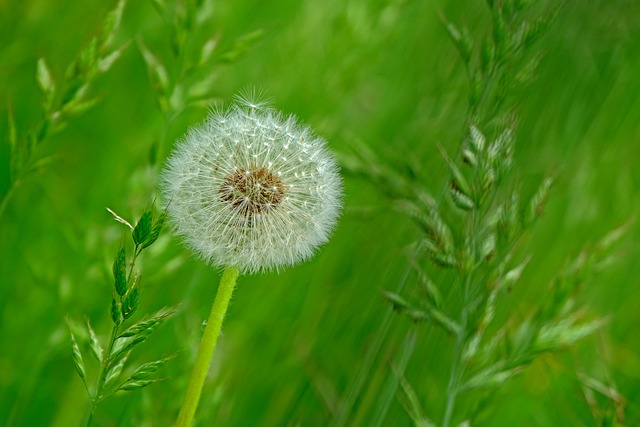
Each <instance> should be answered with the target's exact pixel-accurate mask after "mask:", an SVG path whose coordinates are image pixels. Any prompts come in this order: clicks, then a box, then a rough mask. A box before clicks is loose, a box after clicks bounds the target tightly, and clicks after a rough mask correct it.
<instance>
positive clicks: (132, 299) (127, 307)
mask: <svg viewBox="0 0 640 427" xmlns="http://www.w3.org/2000/svg"><path fill="white" fill-rule="evenodd" d="M134 286H135V283H134ZM139 302H140V291H139V290H138V288H137V287H133V288H131V290H130V291H129V292H128V293H127V294H126V296H125V297H124V299H123V301H122V317H123V318H124V319H125V320H127V319H128V318H130V317H131V316H133V313H135V312H136V310H137V309H138V304H139Z"/></svg>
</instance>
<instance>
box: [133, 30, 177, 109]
mask: <svg viewBox="0 0 640 427" xmlns="http://www.w3.org/2000/svg"><path fill="white" fill-rule="evenodd" d="M138 49H139V50H140V52H141V53H142V57H143V58H144V61H145V62H146V63H147V70H148V72H149V79H150V80H151V84H152V85H153V87H154V88H155V89H156V91H157V92H158V94H159V96H160V98H161V99H162V101H163V102H164V103H165V104H166V102H167V100H166V95H167V94H168V93H169V87H170V83H169V74H168V73H167V70H166V68H165V67H164V65H162V64H161V63H160V61H158V59H157V58H156V57H155V55H154V54H153V53H151V51H150V50H149V49H147V47H146V46H145V45H144V44H143V43H142V42H139V43H138ZM165 104H162V105H164V108H166V107H167V105H165Z"/></svg>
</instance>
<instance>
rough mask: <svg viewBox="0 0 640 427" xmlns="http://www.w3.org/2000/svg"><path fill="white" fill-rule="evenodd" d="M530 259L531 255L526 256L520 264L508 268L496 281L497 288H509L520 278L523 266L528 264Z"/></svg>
mask: <svg viewBox="0 0 640 427" xmlns="http://www.w3.org/2000/svg"><path fill="white" fill-rule="evenodd" d="M530 260H531V256H528V257H526V258H525V259H524V260H523V261H522V262H521V263H520V264H518V265H517V266H516V267H514V268H512V269H511V270H509V271H508V272H507V273H506V274H505V275H504V277H502V278H501V279H500V280H499V282H498V288H499V289H505V288H506V289H508V290H510V289H511V288H512V287H513V286H514V285H515V284H516V283H517V282H518V280H520V276H522V272H523V271H524V268H525V267H526V266H527V264H529V261H530Z"/></svg>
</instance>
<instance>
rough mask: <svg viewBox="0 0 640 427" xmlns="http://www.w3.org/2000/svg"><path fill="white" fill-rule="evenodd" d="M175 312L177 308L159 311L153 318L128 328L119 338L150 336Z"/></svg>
mask: <svg viewBox="0 0 640 427" xmlns="http://www.w3.org/2000/svg"><path fill="white" fill-rule="evenodd" d="M175 312H176V309H175V307H171V308H167V307H165V308H163V309H161V310H159V311H158V312H157V313H156V314H154V315H153V316H152V317H150V318H148V319H143V320H141V321H140V322H138V323H136V324H134V325H132V326H130V327H129V328H127V330H126V331H124V332H123V333H121V334H120V335H119V336H118V338H119V339H120V338H127V337H133V336H136V335H144V336H149V335H151V333H153V331H155V330H156V328H157V327H158V326H160V324H161V323H162V322H164V321H165V320H166V319H167V318H168V317H170V316H171V315H172V314H174V313H175Z"/></svg>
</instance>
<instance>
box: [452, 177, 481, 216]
mask: <svg viewBox="0 0 640 427" xmlns="http://www.w3.org/2000/svg"><path fill="white" fill-rule="evenodd" d="M449 193H450V194H451V200H453V203H454V204H455V205H456V206H457V207H459V208H460V209H462V210H465V211H472V210H474V209H475V208H476V204H475V203H474V202H473V200H471V198H470V197H468V196H467V195H465V194H463V193H462V192H460V191H459V189H458V187H456V186H455V185H454V184H453V181H452V182H451V187H450V188H449Z"/></svg>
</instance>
